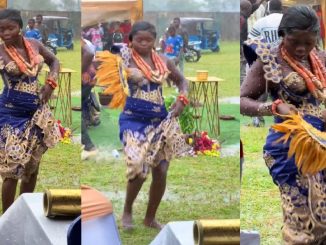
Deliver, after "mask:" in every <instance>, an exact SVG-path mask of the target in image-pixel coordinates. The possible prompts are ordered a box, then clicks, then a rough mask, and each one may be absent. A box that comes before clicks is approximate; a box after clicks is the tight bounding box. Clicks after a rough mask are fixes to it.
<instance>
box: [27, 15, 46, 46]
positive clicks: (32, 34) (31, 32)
mask: <svg viewBox="0 0 326 245" xmlns="http://www.w3.org/2000/svg"><path fill="white" fill-rule="evenodd" d="M24 36H25V37H26V38H31V39H36V40H39V41H42V37H41V34H40V32H39V31H38V30H37V29H35V20H34V19H29V20H28V29H27V30H26V32H25V35H24Z"/></svg>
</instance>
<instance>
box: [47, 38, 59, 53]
mask: <svg viewBox="0 0 326 245" xmlns="http://www.w3.org/2000/svg"><path fill="white" fill-rule="evenodd" d="M57 40H58V39H56V38H51V37H49V39H48V40H47V41H46V43H45V47H47V48H48V49H49V50H50V51H51V53H53V54H54V55H56V54H57V47H58V46H57Z"/></svg>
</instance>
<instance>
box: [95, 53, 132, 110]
mask: <svg viewBox="0 0 326 245" xmlns="http://www.w3.org/2000/svg"><path fill="white" fill-rule="evenodd" d="M96 60H97V61H99V62H100V63H101V64H100V66H99V67H98V69H97V71H96V78H97V84H98V85H99V86H102V87H105V90H104V91H103V93H102V94H104V95H112V99H111V101H110V103H109V105H108V106H109V107H110V108H123V107H124V105H125V103H126V99H127V96H128V94H129V88H128V82H127V72H126V70H125V69H124V68H123V64H122V58H121V57H120V56H118V55H114V54H112V53H110V52H109V51H103V52H98V53H97V54H96Z"/></svg>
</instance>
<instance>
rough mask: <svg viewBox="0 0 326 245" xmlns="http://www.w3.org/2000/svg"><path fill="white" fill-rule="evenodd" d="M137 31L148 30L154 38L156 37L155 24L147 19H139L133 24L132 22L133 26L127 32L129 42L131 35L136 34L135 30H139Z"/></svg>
mask: <svg viewBox="0 0 326 245" xmlns="http://www.w3.org/2000/svg"><path fill="white" fill-rule="evenodd" d="M139 31H148V32H149V33H151V34H152V35H153V36H154V38H156V29H155V26H154V25H152V24H151V23H149V22H147V21H139V22H136V23H135V24H133V26H132V28H131V32H130V33H129V41H130V42H131V41H132V38H133V36H134V35H136V34H137V32H139Z"/></svg>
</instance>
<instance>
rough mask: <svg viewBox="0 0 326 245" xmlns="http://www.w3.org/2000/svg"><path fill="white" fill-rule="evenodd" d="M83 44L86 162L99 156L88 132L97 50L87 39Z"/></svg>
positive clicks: (83, 141) (83, 135) (83, 142)
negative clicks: (95, 52)
mask: <svg viewBox="0 0 326 245" xmlns="http://www.w3.org/2000/svg"><path fill="white" fill-rule="evenodd" d="M81 41H82V42H81V44H82V123H81V125H82V139H81V141H82V144H83V145H84V149H83V151H82V154H81V159H82V160H86V159H89V158H91V157H94V156H96V155H97V153H98V150H97V149H96V147H95V145H94V144H93V142H92V140H91V138H90V136H89V134H88V130H87V126H88V125H87V121H89V120H90V117H91V115H90V110H89V109H90V106H89V97H90V94H91V90H92V87H93V86H94V83H95V79H94V76H95V70H94V68H93V66H92V61H93V57H94V51H95V48H94V47H92V44H90V43H89V42H87V41H86V40H85V39H82V40H81Z"/></svg>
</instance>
